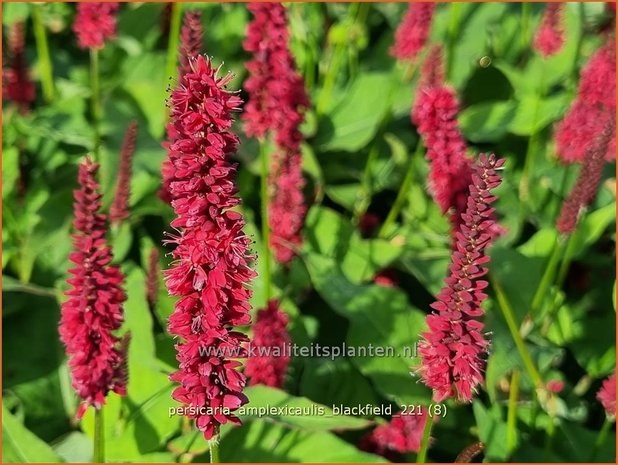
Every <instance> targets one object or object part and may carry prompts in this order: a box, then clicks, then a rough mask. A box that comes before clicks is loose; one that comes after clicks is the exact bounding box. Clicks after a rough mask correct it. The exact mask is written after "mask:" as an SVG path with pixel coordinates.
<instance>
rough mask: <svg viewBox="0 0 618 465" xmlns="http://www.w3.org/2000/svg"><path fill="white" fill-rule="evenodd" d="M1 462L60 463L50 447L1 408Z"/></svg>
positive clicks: (4, 408)
mask: <svg viewBox="0 0 618 465" xmlns="http://www.w3.org/2000/svg"><path fill="white" fill-rule="evenodd" d="M2 446H3V447H2V462H3V463H26V462H47V463H50V462H53V463H56V462H60V461H61V460H60V458H59V457H58V456H57V455H56V454H55V453H54V451H53V450H52V448H51V447H49V446H48V445H47V444H45V442H43V441H42V440H41V439H39V438H38V437H37V436H36V435H34V434H33V433H32V432H30V431H29V430H28V429H27V428H26V427H25V426H24V425H22V424H21V423H20V422H19V421H17V420H16V419H15V417H14V416H13V415H11V413H10V412H9V411H8V410H7V408H6V407H5V406H4V405H3V406H2Z"/></svg>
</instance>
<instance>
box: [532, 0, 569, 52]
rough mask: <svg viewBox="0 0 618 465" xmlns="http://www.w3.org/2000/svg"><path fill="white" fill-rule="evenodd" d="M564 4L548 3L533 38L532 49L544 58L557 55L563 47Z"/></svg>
mask: <svg viewBox="0 0 618 465" xmlns="http://www.w3.org/2000/svg"><path fill="white" fill-rule="evenodd" d="M563 22H564V4H562V3H548V4H547V6H546V7H545V12H544V13H543V18H542V19H541V24H540V26H539V28H538V29H537V31H536V35H535V37H534V48H535V49H536V50H538V52H539V53H540V54H541V55H543V56H544V57H550V56H552V55H555V54H556V53H558V52H559V51H560V50H561V49H562V46H563V45H564V39H565V38H564V27H563Z"/></svg>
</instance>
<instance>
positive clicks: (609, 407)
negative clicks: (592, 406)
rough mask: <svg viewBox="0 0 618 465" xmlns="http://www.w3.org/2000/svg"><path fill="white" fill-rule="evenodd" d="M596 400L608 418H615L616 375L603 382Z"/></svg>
mask: <svg viewBox="0 0 618 465" xmlns="http://www.w3.org/2000/svg"><path fill="white" fill-rule="evenodd" d="M597 399H598V401H599V402H601V405H603V408H604V409H605V412H606V413H607V415H609V416H610V417H612V418H614V417H616V373H613V374H612V375H611V376H610V377H609V378H607V379H606V380H605V381H603V384H602V385H601V389H599V392H597Z"/></svg>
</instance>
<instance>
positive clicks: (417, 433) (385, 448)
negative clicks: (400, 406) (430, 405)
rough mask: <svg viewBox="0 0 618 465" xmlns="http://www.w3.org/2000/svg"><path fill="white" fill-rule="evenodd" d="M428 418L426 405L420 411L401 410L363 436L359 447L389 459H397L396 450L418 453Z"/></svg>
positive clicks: (402, 452)
mask: <svg viewBox="0 0 618 465" xmlns="http://www.w3.org/2000/svg"><path fill="white" fill-rule="evenodd" d="M428 418H429V415H427V409H426V408H425V407H423V408H422V409H421V411H420V412H412V413H408V414H406V413H403V412H399V413H398V414H396V415H393V418H392V419H391V421H389V422H388V423H384V424H382V425H379V426H378V427H376V428H375V429H374V430H373V431H371V432H369V433H367V434H366V435H365V436H363V437H362V438H361V441H360V444H359V448H360V449H362V450H364V451H367V452H371V453H373V454H377V455H381V456H383V457H386V458H387V459H395V458H396V457H395V456H394V452H396V453H398V454H406V453H408V452H415V453H417V452H418V451H419V450H420V448H421V440H422V437H423V430H424V429H425V423H426V422H427V420H428Z"/></svg>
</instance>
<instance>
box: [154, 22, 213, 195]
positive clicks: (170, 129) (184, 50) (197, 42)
mask: <svg viewBox="0 0 618 465" xmlns="http://www.w3.org/2000/svg"><path fill="white" fill-rule="evenodd" d="M203 35H204V31H203V28H202V13H201V12H200V11H187V12H186V13H185V15H184V19H183V24H182V30H181V32H180V45H179V47H178V51H179V54H180V66H179V67H178V79H182V77H183V76H184V75H186V74H188V73H189V72H191V66H190V62H191V59H192V58H195V57H196V56H197V55H199V54H200V53H201V52H202V36H203ZM183 84H184V83H183ZM175 138H176V131H175V129H174V125H173V124H171V123H170V124H168V125H167V140H166V141H165V142H164V143H163V147H165V148H166V149H167V150H168V151H169V147H170V144H172V143H173V142H174V140H175ZM173 173H174V168H173V167H172V166H171V161H170V159H169V158H166V159H165V160H163V163H162V164H161V177H162V179H163V182H162V186H161V190H160V191H159V198H160V199H161V200H163V201H164V202H165V203H171V201H172V194H171V191H170V183H171V182H172V181H173Z"/></svg>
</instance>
